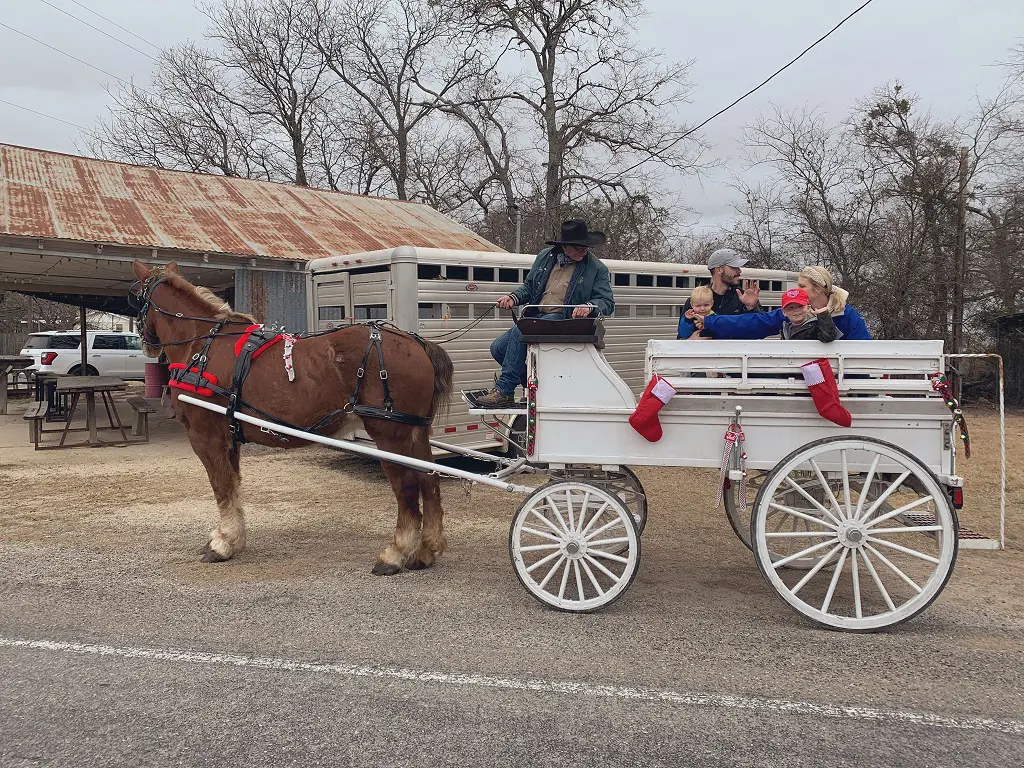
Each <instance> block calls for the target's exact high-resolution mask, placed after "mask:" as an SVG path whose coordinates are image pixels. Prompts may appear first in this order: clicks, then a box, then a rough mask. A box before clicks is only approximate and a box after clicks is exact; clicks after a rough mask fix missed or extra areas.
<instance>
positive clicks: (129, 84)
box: [0, 21, 134, 88]
mask: <svg viewBox="0 0 1024 768" xmlns="http://www.w3.org/2000/svg"><path fill="white" fill-rule="evenodd" d="M0 27H4V28H5V29H9V30H11V32H15V33H17V34H19V35H21V36H22V37H27V38H28V39H29V40H31V41H32V42H34V43H38V44H39V45H41V46H43V47H45V48H49V49H50V50H51V51H56V52H57V53H59V54H62V55H64V56H67V57H68V58H69V59H74V60H75V61H77V62H78V63H79V64H85V66H87V67H89V68H90V69H95V70H96V71H97V72H101V73H103V74H104V75H106V76H107V77H112V78H114V79H115V80H119V81H120V82H122V83H124V84H125V85H127V86H128V87H129V88H132V87H134V86H132V84H131V83H129V82H128V81H127V80H125V79H124V78H123V77H118V76H117V75H115V74H113V73H112V72H107V70H105V69H100V68H99V67H97V66H96V65H95V64H90V63H89V62H88V61H85V60H83V59H80V58H78V57H77V56H72V55H71V54H70V53H68V52H67V51H62V50H61V49H60V48H55V47H54V46H52V45H50V44H49V43H44V42H43V41H42V40H39V39H38V38H35V37H32V35H29V34H26V33H25V32H22V31H21V30H20V29H15V28H14V27H12V26H10V25H8V24H4V23H3V22H2V21H0Z"/></svg>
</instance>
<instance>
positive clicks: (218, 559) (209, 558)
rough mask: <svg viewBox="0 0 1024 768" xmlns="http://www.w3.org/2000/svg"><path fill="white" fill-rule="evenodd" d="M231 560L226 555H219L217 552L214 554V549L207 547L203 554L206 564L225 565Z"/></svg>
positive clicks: (203, 560)
mask: <svg viewBox="0 0 1024 768" xmlns="http://www.w3.org/2000/svg"><path fill="white" fill-rule="evenodd" d="M230 559H231V558H229V557H224V555H221V554H218V553H217V552H214V551H213V550H212V549H210V548H209V547H207V548H206V551H205V552H203V559H202V562H204V563H224V562H227V561H228V560H230Z"/></svg>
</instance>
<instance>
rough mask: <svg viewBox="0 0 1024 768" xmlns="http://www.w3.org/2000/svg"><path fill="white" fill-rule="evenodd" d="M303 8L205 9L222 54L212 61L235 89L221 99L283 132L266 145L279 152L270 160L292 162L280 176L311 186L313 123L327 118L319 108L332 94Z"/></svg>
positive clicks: (248, 5)
mask: <svg viewBox="0 0 1024 768" xmlns="http://www.w3.org/2000/svg"><path fill="white" fill-rule="evenodd" d="M304 5H305V3H304V1H303V0H222V4H221V5H220V6H207V8H206V14H207V16H209V18H210V20H211V23H212V30H211V34H210V37H211V38H212V39H213V40H215V41H217V42H219V43H221V45H222V48H223V54H213V55H212V56H213V60H214V61H215V62H216V63H217V64H218V65H219V66H220V67H221V68H223V69H224V70H225V71H226V72H228V73H230V74H231V75H233V76H234V78H233V79H234V80H235V83H236V85H235V88H232V89H225V90H223V91H221V92H220V93H219V96H220V98H221V99H223V100H224V101H226V102H228V103H230V104H232V105H234V106H235V107H237V108H238V109H241V110H243V111H244V112H245V113H246V114H248V115H250V116H251V117H252V118H253V119H254V120H257V121H260V120H262V121H265V123H266V124H270V125H273V126H274V127H275V128H276V129H279V130H278V131H275V132H274V133H271V134H270V135H269V137H268V139H267V140H268V142H269V143H270V144H271V145H274V148H275V149H276V150H277V151H276V152H274V153H272V154H271V157H272V158H274V159H278V158H281V159H283V158H287V167H282V168H280V169H279V173H281V174H282V175H285V176H286V177H290V179H289V180H290V181H293V182H294V183H295V184H298V185H300V186H307V185H308V183H309V182H308V179H307V175H306V162H307V154H308V147H307V142H308V140H309V137H310V134H311V133H312V132H313V130H314V128H313V125H312V119H313V118H314V117H315V116H317V115H318V114H322V112H320V110H319V107H320V102H322V101H324V100H325V99H326V98H327V97H328V94H329V92H330V88H331V85H330V83H329V81H328V79H327V77H326V73H327V62H326V61H325V60H324V58H323V57H322V56H321V55H320V51H319V50H318V49H317V48H316V46H315V45H313V44H312V43H311V42H310V41H309V40H307V39H306V38H305V37H304V36H303V35H302V34H301V33H302V25H301V18H300V16H301V13H302V10H303V7H304ZM279 139H280V141H279ZM281 144H283V146H282V145H281Z"/></svg>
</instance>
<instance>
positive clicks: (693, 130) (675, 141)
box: [618, 0, 874, 178]
mask: <svg viewBox="0 0 1024 768" xmlns="http://www.w3.org/2000/svg"><path fill="white" fill-rule="evenodd" d="M872 2H874V0H866V2H864V3H863V4H861V5H860V6H858V7H857V8H855V9H854V10H853V11H852V12H851V13H850V14H849V15H848V16H846V18H844V19H843V20H842V21H840V22H839V23H838V24H836V25H835V26H834V27H832V29H830V30H829V31H828V32H826V33H825V34H824V35H822V36H821V37H819V38H818V39H817V40H815V41H814V42H813V43H811V44H810V45H809V46H807V47H806V48H804V49H803V50H802V51H800V53H799V54H798V55H797V56H796V57H795V58H793V59H792V60H790V61H789V63H787V64H786V65H785V66H783V67H781V68H780V69H777V70H776V71H775V72H773V73H772V74H771V75H769V76H768V77H767V78H766V79H765V80H764V81H763V82H762V83H761V84H760V85H757V86H755V87H753V88H751V89H750V90H749V91H747V92H746V93H744V94H743V95H742V96H740V97H739V98H738V99H736V100H735V101H734V102H732V103H731V104H729V105H728V106H725V107H722V109H720V110H718V111H717V112H715V114H713V115H712V116H711V117H709V118H708V119H706V120H704V121H703V122H702V123H700V124H699V125H697V126H695V127H693V128H691V129H690V130H688V131H687V132H686V133H684V134H683V135H682V136H678V137H676V138H675V139H673V140H672V141H671V142H669V143H668V144H667V145H666V146H665V147H664V148H663V149H662V150H661V151H662V152H664V151H665V150H668V149H671V148H672V147H674V146H675V145H676V144H678V143H679V142H680V141H682V140H683V139H685V138H686V137H687V136H690V135H691V134H693V133H696V132H697V131H699V130H700V129H701V128H703V127H704V126H705V125H707V124H708V123H710V122H711V121H712V120H714V119H715V118H716V117H718V116H719V115H722V114H724V113H726V112H728V111H729V110H730V109H732V108H733V107H735V106H736V105H737V104H739V103H740V102H741V101H743V100H744V99H745V98H747V97H748V96H750V95H752V94H754V93H756V92H757V91H759V90H761V89H762V88H763V87H764V86H766V85H768V83H770V82H771V81H772V80H774V79H775V78H776V77H777V76H778V75H781V74H782V73H783V72H785V71H786V70H787V69H789V68H790V67H791V66H793V65H794V64H796V63H797V62H798V61H800V59H802V58H803V57H804V56H805V55H806V54H807V53H808V52H809V51H810V50H811V49H812V48H814V47H816V46H817V45H818V44H819V43H821V42H822V41H823V40H825V39H826V38H827V37H829V36H830V35H831V34H832V33H833V32H835V31H836V30H837V29H839V28H840V27H841V26H843V24H845V23H846V22H848V21H849V20H850V19H852V18H853V17H854V16H856V15H857V14H858V13H860V12H861V11H863V10H864V9H865V8H867V7H868V6H869V5H871V3H872ZM646 162H647V160H642V161H640V162H639V163H636V164H635V165H631V166H630V167H629V168H627V169H626V170H624V171H622V172H620V173H619V174H618V178H622V176H624V175H625V174H627V173H629V172H630V171H635V170H636V169H637V168H639V167H640V166H641V165H643V164H644V163H646Z"/></svg>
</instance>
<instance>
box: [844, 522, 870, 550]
mask: <svg viewBox="0 0 1024 768" xmlns="http://www.w3.org/2000/svg"><path fill="white" fill-rule="evenodd" d="M839 540H840V541H841V542H842V543H843V544H844V545H845V546H847V547H849V548H850V549H860V548H861V547H863V546H864V544H865V543H866V542H867V540H868V530H867V528H866V527H865V525H864V523H862V522H860V521H858V520H846V521H844V522H843V524H842V525H841V526H839Z"/></svg>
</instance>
